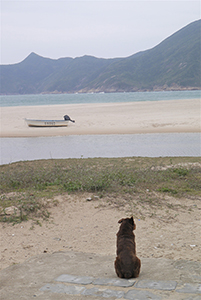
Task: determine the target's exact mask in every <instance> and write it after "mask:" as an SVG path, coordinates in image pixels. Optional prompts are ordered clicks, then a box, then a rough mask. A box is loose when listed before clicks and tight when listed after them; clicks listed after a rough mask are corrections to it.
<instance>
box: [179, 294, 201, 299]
mask: <svg viewBox="0 0 201 300" xmlns="http://www.w3.org/2000/svg"><path fill="white" fill-rule="evenodd" d="M183 300H201V296H199V295H193V296H188V297H187V298H183Z"/></svg>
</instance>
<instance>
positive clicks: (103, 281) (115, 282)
mask: <svg viewBox="0 0 201 300" xmlns="http://www.w3.org/2000/svg"><path fill="white" fill-rule="evenodd" d="M92 283H93V284H94V285H110V286H119V287H131V286H133V285H134V283H135V280H134V279H130V280H127V279H118V278H117V279H116V278H113V279H111V278H97V279H95V280H93V282H92Z"/></svg>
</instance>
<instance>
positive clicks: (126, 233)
mask: <svg viewBox="0 0 201 300" xmlns="http://www.w3.org/2000/svg"><path fill="white" fill-rule="evenodd" d="M118 223H120V224H121V226H120V228H119V231H118V232H117V257H116V260H115V262H114V266H115V271H116V273H117V276H118V277H120V278H127V279H128V278H136V277H138V276H139V273H140V267H141V261H140V259H139V258H138V257H137V256H136V246H135V235H134V233H133V230H135V228H136V225H135V223H134V220H133V217H131V218H126V219H121V220H119V222H118Z"/></svg>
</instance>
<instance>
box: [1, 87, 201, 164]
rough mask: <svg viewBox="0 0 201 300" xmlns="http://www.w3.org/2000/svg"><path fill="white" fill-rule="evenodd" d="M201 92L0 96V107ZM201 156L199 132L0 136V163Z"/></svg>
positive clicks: (153, 98)
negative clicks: (64, 159) (65, 159)
mask: <svg viewBox="0 0 201 300" xmlns="http://www.w3.org/2000/svg"><path fill="white" fill-rule="evenodd" d="M200 93H201V91H182V92H180V91H178V92H175V91H174V92H140V93H112V94H73V95H70V94H62V95H16V96H11V95H10V96H1V106H30V105H55V104H77V103H109V102H136V101H161V100H173V99H174V100H175V99H177V100H179V99H198V98H201V95H200ZM132 156H144V157H146V156H147V157H159V156H201V136H200V133H161V134H123V135H119V134H114V135H81V136H80V135H76V136H62V137H37V138H36V137H31V138H1V139H0V164H1V165H2V164H8V163H12V162H16V161H24V160H36V159H51V158H52V159H57V158H88V157H132Z"/></svg>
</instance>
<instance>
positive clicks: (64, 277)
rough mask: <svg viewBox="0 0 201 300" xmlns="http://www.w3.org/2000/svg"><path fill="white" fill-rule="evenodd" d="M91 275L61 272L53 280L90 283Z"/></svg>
mask: <svg viewBox="0 0 201 300" xmlns="http://www.w3.org/2000/svg"><path fill="white" fill-rule="evenodd" d="M92 280H93V277H90V276H73V275H69V274H62V275H60V276H59V277H57V278H56V279H55V281H59V282H66V283H76V284H90V283H92Z"/></svg>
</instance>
